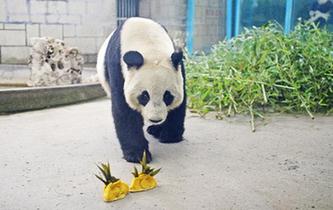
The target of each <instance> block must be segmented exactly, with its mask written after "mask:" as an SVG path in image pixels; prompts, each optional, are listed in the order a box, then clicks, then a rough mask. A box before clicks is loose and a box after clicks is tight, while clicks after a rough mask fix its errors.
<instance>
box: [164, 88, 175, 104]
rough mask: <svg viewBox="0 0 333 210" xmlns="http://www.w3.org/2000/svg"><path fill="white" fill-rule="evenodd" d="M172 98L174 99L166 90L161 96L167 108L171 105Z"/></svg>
mask: <svg viewBox="0 0 333 210" xmlns="http://www.w3.org/2000/svg"><path fill="white" fill-rule="evenodd" d="M174 98H175V97H174V96H173V95H172V94H171V93H170V91H168V90H167V91H165V93H164V95H163V101H164V103H165V104H166V105H167V106H169V105H170V104H172V102H173V99H174Z"/></svg>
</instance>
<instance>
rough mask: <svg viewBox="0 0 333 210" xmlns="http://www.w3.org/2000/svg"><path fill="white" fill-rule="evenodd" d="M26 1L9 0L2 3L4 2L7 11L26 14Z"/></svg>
mask: <svg viewBox="0 0 333 210" xmlns="http://www.w3.org/2000/svg"><path fill="white" fill-rule="evenodd" d="M26 2H27V1H26V0H10V1H6V2H3V3H2V4H6V7H7V11H8V12H9V13H14V14H28V7H27V3H26Z"/></svg>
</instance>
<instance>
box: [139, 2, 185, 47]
mask: <svg viewBox="0 0 333 210" xmlns="http://www.w3.org/2000/svg"><path fill="white" fill-rule="evenodd" d="M186 2H187V1H186V0H140V9H139V15H140V16H141V17H148V18H151V19H153V20H155V21H157V22H159V23H160V24H162V25H163V26H165V27H166V28H167V30H168V32H169V34H170V35H171V37H172V38H173V39H174V41H175V43H176V45H177V46H180V47H184V44H185V37H186V36H185V32H186Z"/></svg>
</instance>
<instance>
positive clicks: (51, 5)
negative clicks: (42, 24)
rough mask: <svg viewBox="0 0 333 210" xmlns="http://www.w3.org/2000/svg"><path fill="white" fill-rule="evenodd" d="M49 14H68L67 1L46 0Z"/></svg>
mask: <svg viewBox="0 0 333 210" xmlns="http://www.w3.org/2000/svg"><path fill="white" fill-rule="evenodd" d="M47 12H48V13H49V14H61V15H63V14H68V12H69V11H68V10H67V1H48V10H47Z"/></svg>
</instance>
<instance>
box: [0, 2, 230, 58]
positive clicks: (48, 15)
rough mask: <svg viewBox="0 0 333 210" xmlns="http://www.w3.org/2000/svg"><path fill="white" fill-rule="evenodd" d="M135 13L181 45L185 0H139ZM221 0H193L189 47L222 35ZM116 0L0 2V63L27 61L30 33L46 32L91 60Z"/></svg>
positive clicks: (112, 20)
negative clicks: (76, 48) (158, 25)
mask: <svg viewBox="0 0 333 210" xmlns="http://www.w3.org/2000/svg"><path fill="white" fill-rule="evenodd" d="M138 1H139V16H141V17H148V18H152V19H154V20H156V21H157V22H159V23H161V24H162V25H164V26H165V27H166V28H167V29H168V31H169V33H170V35H171V36H172V38H173V39H174V41H175V43H176V45H177V46H180V47H184V46H185V42H186V40H185V37H186V12H187V0H138ZM225 4H226V1H225V0H196V1H195V17H194V34H193V35H194V38H193V44H194V46H193V49H194V50H196V51H198V50H199V51H200V50H207V49H209V48H210V47H211V45H212V44H215V43H217V42H218V41H219V40H222V39H224V37H225V11H226V10H225ZM116 14H117V7H116V0H0V63H7V64H8V63H26V59H27V57H28V55H29V52H30V47H31V44H30V42H29V40H30V38H31V37H40V36H50V37H54V38H59V39H62V40H64V41H65V43H66V44H67V45H69V46H73V47H78V48H79V50H80V51H81V53H82V54H83V56H84V60H85V63H95V62H96V55H97V52H98V49H99V47H100V46H101V44H102V42H103V41H104V39H105V37H106V36H107V35H108V34H109V33H110V32H111V31H112V30H113V29H114V28H115V27H116V22H117V21H116V20H117V16H116Z"/></svg>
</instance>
